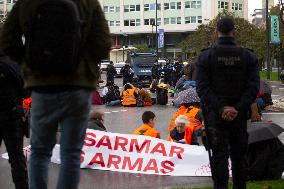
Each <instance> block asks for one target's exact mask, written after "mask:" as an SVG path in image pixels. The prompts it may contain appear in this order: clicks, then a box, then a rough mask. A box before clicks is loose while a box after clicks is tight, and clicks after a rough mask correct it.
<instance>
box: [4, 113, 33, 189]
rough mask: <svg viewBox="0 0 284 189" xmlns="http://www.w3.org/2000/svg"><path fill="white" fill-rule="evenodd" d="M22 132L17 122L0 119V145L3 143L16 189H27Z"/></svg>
mask: <svg viewBox="0 0 284 189" xmlns="http://www.w3.org/2000/svg"><path fill="white" fill-rule="evenodd" d="M23 133H24V130H23V128H22V127H21V125H20V121H19V120H13V119H12V120H9V121H8V120H5V121H3V120H1V118H0V145H1V142H2V140H3V141H4V143H5V146H6V149H7V152H8V155H9V163H10V164H11V172H12V178H13V182H14V184H15V188H16V189H28V188H29V186H28V173H27V166H26V159H25V157H24V154H23V136H24V134H23Z"/></svg>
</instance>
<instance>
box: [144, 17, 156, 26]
mask: <svg viewBox="0 0 284 189" xmlns="http://www.w3.org/2000/svg"><path fill="white" fill-rule="evenodd" d="M144 25H146V26H149V25H155V19H154V18H150V19H144Z"/></svg>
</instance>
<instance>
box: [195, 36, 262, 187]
mask: <svg viewBox="0 0 284 189" xmlns="http://www.w3.org/2000/svg"><path fill="white" fill-rule="evenodd" d="M258 90H259V73H258V61H257V58H256V57H255V55H254V53H253V52H252V51H251V50H249V49H246V48H243V47H238V46H237V45H236V44H235V42H234V38H232V37H220V38H219V39H218V41H217V43H216V44H215V45H213V46H212V47H210V48H208V49H205V50H203V52H202V54H201V55H200V56H199V58H198V62H197V92H198V95H199V97H200V99H201V103H202V112H203V114H204V117H205V124H206V129H207V130H206V132H207V136H208V140H209V147H210V149H211V150H212V157H211V170H212V178H213V181H214V188H215V189H227V188H228V178H229V170H228V167H229V165H228V158H229V157H230V158H231V162H232V165H231V167H232V171H233V175H232V176H233V188H234V189H245V188H246V171H245V155H246V152H247V146H248V134H247V112H248V110H249V107H250V104H251V103H253V102H254V100H255V98H256V95H257V93H258ZM224 106H232V107H234V108H235V109H236V110H237V111H238V116H237V117H236V119H234V120H233V121H231V122H228V121H225V120H223V119H222V112H223V110H224V109H223V108H224Z"/></svg>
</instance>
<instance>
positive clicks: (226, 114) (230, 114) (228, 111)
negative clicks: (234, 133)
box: [222, 106, 239, 121]
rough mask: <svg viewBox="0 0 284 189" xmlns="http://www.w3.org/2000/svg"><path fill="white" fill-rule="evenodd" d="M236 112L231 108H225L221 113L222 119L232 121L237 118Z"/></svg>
mask: <svg viewBox="0 0 284 189" xmlns="http://www.w3.org/2000/svg"><path fill="white" fill-rule="evenodd" d="M238 113H239V112H238V111H237V110H236V109H235V108H234V107H231V106H225V107H224V111H223V113H222V118H223V119H224V120H225V121H233V120H234V119H235V118H236V117H237V116H238Z"/></svg>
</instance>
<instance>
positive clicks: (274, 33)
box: [271, 15, 280, 45]
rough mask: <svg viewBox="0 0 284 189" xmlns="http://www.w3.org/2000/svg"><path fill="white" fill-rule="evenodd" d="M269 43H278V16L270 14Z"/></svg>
mask: <svg viewBox="0 0 284 189" xmlns="http://www.w3.org/2000/svg"><path fill="white" fill-rule="evenodd" d="M271 43H272V44H274V45H279V44H280V38H279V17H278V16H276V15H271Z"/></svg>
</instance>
